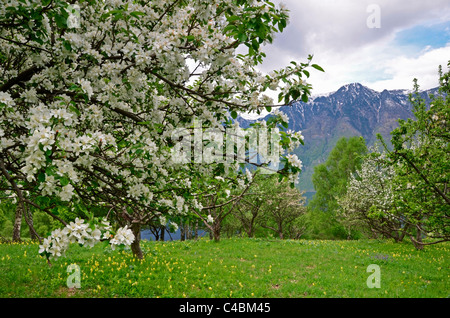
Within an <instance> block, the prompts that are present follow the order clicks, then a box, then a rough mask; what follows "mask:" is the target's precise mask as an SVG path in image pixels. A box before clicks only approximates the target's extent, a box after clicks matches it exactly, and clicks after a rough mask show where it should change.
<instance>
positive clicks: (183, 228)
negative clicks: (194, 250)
mask: <svg viewBox="0 0 450 318" xmlns="http://www.w3.org/2000/svg"><path fill="white" fill-rule="evenodd" d="M185 239H186V225H185V224H184V223H181V224H180V241H184V240H185Z"/></svg>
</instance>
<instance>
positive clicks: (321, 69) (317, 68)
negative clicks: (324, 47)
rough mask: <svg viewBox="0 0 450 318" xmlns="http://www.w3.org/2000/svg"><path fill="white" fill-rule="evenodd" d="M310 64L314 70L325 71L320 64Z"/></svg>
mask: <svg viewBox="0 0 450 318" xmlns="http://www.w3.org/2000/svg"><path fill="white" fill-rule="evenodd" d="M311 66H312V67H314V68H315V69H316V70H319V71H321V72H325V71H324V70H323V68H322V67H320V66H319V65H317V64H312V65H311Z"/></svg>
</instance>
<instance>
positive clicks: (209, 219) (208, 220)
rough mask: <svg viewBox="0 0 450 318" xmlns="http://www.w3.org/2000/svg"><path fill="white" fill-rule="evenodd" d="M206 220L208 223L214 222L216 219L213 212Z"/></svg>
mask: <svg viewBox="0 0 450 318" xmlns="http://www.w3.org/2000/svg"><path fill="white" fill-rule="evenodd" d="M206 222H208V223H213V222H214V219H213V217H212V216H211V214H209V215H208V217H207V218H206Z"/></svg>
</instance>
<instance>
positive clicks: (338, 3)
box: [260, 0, 450, 95]
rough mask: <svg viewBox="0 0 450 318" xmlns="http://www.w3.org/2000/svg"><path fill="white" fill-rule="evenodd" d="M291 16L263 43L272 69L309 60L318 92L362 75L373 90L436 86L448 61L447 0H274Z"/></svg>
mask: <svg viewBox="0 0 450 318" xmlns="http://www.w3.org/2000/svg"><path fill="white" fill-rule="evenodd" d="M274 2H275V3H278V4H279V3H280V2H282V3H284V4H285V5H286V7H287V8H288V9H289V10H290V23H289V25H288V27H287V28H286V29H285V30H284V31H283V33H281V34H277V36H276V38H275V40H274V42H273V44H271V45H269V46H267V47H266V48H265V52H266V54H267V59H266V61H265V62H264V64H263V65H262V66H261V67H260V69H261V71H263V72H268V71H270V70H272V69H279V68H281V67H284V66H286V65H288V64H289V62H290V61H292V60H295V61H300V62H302V61H306V57H307V56H308V54H313V55H314V58H313V62H314V63H316V64H319V65H320V66H322V67H323V68H324V69H325V73H321V72H318V71H315V70H313V69H311V77H310V79H309V82H310V83H311V84H312V85H313V95H316V94H322V93H328V92H332V91H336V90H337V89H339V87H341V86H342V85H345V84H348V83H353V82H359V83H361V84H363V85H365V86H368V87H370V88H372V89H374V90H377V91H382V90H383V89H411V88H412V86H413V79H414V78H417V79H418V82H419V85H420V88H421V89H428V88H432V87H436V86H438V66H439V65H442V67H443V69H444V70H446V69H447V62H448V60H450V1H449V0H427V1H425V0H409V1H407V0H282V1H280V0H275V1H274Z"/></svg>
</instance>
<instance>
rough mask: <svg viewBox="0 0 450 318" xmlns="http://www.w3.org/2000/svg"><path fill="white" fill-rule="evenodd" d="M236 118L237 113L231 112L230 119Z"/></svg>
mask: <svg viewBox="0 0 450 318" xmlns="http://www.w3.org/2000/svg"><path fill="white" fill-rule="evenodd" d="M237 116H238V114H237V112H236V111H235V110H232V111H231V117H232V118H233V119H236V118H237Z"/></svg>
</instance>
